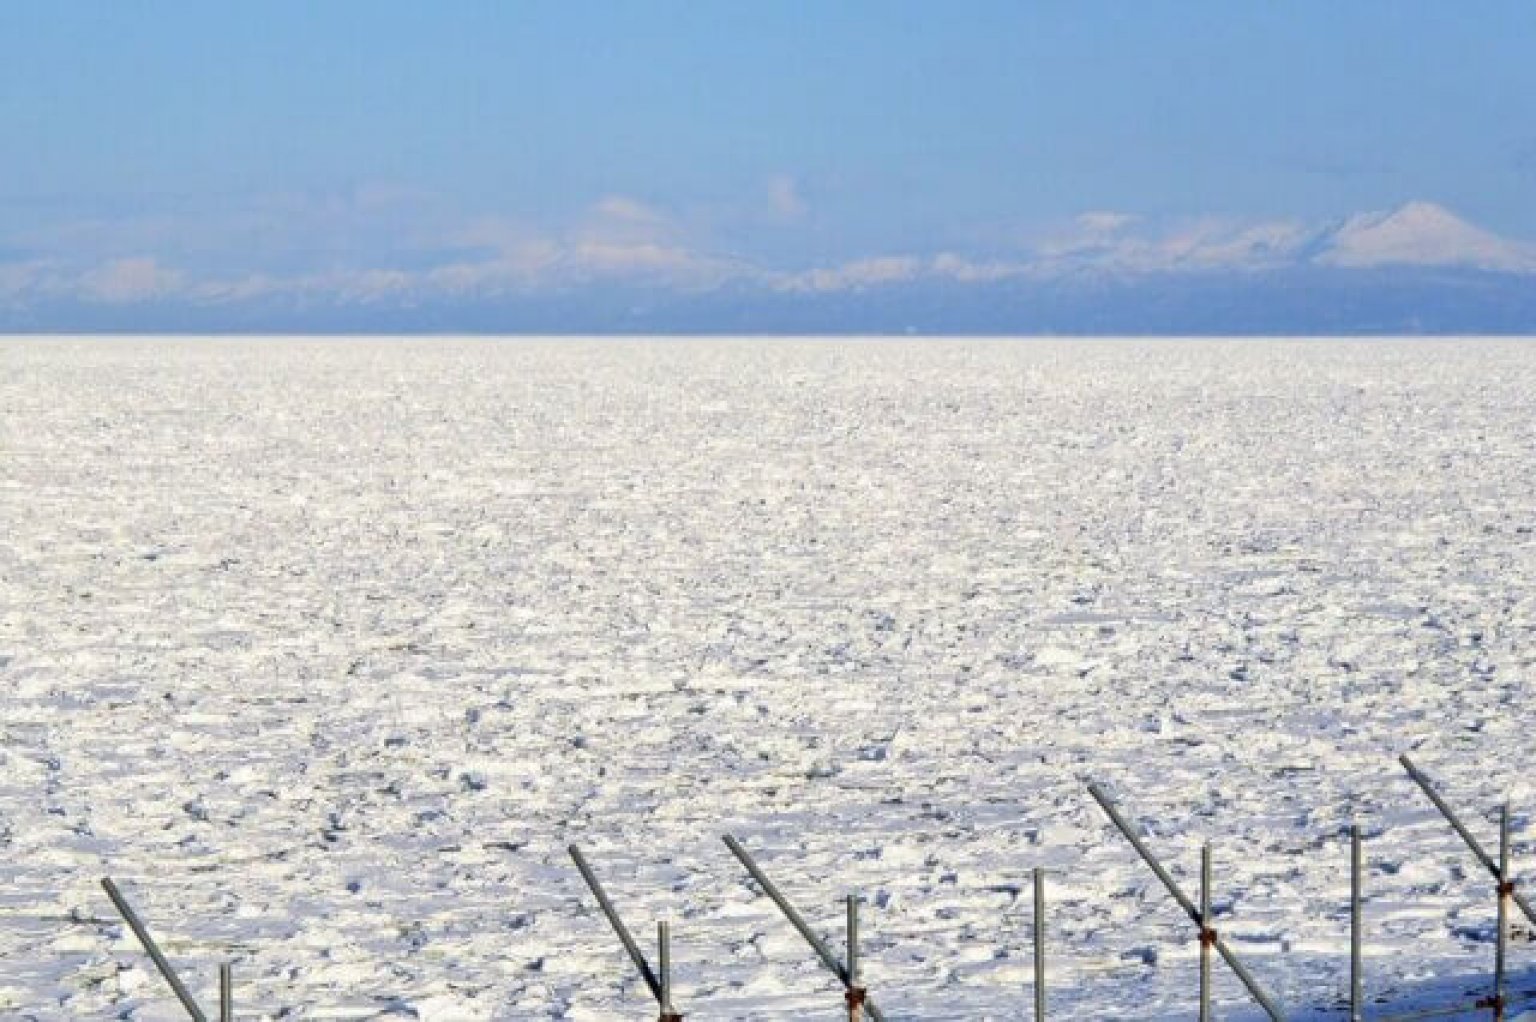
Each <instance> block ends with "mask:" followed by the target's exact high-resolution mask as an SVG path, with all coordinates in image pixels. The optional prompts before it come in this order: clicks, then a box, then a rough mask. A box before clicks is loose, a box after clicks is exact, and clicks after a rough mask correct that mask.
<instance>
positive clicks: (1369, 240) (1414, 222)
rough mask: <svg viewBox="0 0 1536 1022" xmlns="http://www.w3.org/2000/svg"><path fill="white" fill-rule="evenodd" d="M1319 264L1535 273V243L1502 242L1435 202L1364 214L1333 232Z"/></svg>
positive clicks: (1503, 239) (1499, 238)
mask: <svg viewBox="0 0 1536 1022" xmlns="http://www.w3.org/2000/svg"><path fill="white" fill-rule="evenodd" d="M1316 261H1317V262H1318V263H1320V264H1322V265H1325V266H1350V267H1369V266H1391V265H1411V266H1460V267H1467V268H1472V269H1480V270H1502V271H1506V272H1514V273H1529V272H1536V245H1530V244H1524V243H1521V242H1517V241H1510V240H1509V239H1507V238H1501V237H1500V236H1498V235H1497V234H1494V233H1493V232H1491V231H1487V230H1484V229H1483V228H1481V227H1478V226H1476V225H1475V224H1470V223H1468V222H1467V221H1465V220H1463V219H1461V218H1460V217H1458V216H1457V215H1456V214H1454V213H1452V212H1451V211H1450V210H1448V209H1446V208H1445V207H1443V206H1438V205H1436V204H1435V203H1432V202H1409V203H1406V204H1405V205H1403V206H1400V207H1398V208H1397V209H1395V210H1392V211H1390V212H1386V213H1361V214H1359V215H1357V216H1353V217H1350V218H1349V219H1348V220H1346V221H1344V223H1343V224H1341V225H1340V226H1339V228H1338V229H1337V230H1336V231H1334V233H1333V236H1332V237H1331V238H1330V239H1329V241H1328V242H1327V244H1326V245H1325V246H1324V248H1323V250H1322V251H1321V252H1320V253H1319V255H1318V256H1317V258H1316Z"/></svg>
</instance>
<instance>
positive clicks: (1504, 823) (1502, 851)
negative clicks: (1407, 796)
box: [1493, 802, 1515, 1022]
mask: <svg viewBox="0 0 1536 1022" xmlns="http://www.w3.org/2000/svg"><path fill="white" fill-rule="evenodd" d="M1514 890H1515V885H1514V883H1513V882H1512V881H1511V880H1510V879H1509V803H1508V802H1505V803H1504V804H1503V805H1502V806H1500V807H1499V932H1498V937H1497V943H1496V944H1495V945H1494V959H1493V1017H1494V1019H1495V1022H1498V1020H1502V1019H1503V1018H1504V959H1505V956H1506V954H1507V952H1508V950H1509V896H1510V895H1511V894H1513V893H1514Z"/></svg>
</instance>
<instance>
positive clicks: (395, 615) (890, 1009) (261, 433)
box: [0, 337, 1536, 1022]
mask: <svg viewBox="0 0 1536 1022" xmlns="http://www.w3.org/2000/svg"><path fill="white" fill-rule="evenodd" d="M0 523H3V527H0V686H3V694H4V703H3V706H4V714H3V717H0V1015H3V1016H4V1017H5V1018H14V1019H27V1020H45V1019H46V1020H65V1019H68V1020H79V1019H91V1018H118V1019H135V1020H144V1022H149V1020H161V1019H167V1020H168V1019H174V1018H180V1017H182V1014H181V1010H180V1008H179V1007H178V1006H177V1004H176V1002H175V1000H174V998H173V997H172V995H171V993H170V991H169V990H168V988H166V987H165V986H164V984H163V983H162V982H161V981H160V979H159V977H158V976H157V975H156V974H155V973H154V972H153V970H152V967H151V966H150V964H149V962H148V961H147V959H146V958H145V956H144V954H143V952H142V950H141V949H140V947H139V945H138V943H137V942H136V941H135V940H134V938H133V936H132V934H131V933H130V932H129V931H128V930H127V928H126V927H125V926H124V925H123V923H122V921H121V920H120V919H119V918H118V916H117V915H116V914H115V913H114V911H113V909H112V906H111V904H110V903H109V902H108V901H107V900H106V897H105V895H104V894H103V892H102V890H101V887H100V884H99V880H100V878H101V877H103V876H108V875H110V876H112V877H114V878H116V879H117V881H118V883H119V884H120V885H121V886H122V888H123V890H124V891H125V892H126V893H127V895H128V896H129V898H130V899H131V900H132V901H133V903H134V904H135V905H136V907H137V908H138V909H139V911H140V912H141V913H142V914H143V915H144V916H145V918H146V919H147V920H148V921H149V923H150V926H151V927H152V929H153V930H154V932H155V933H156V934H157V935H158V936H159V938H160V941H161V943H162V945H163V946H164V947H165V949H166V952H167V954H168V955H169V956H170V957H171V958H172V959H173V960H174V961H175V962H177V963H178V965H179V966H180V967H181V968H182V969H183V971H184V973H185V975H186V977H187V980H188V983H189V985H190V986H191V987H192V988H193V990H194V992H195V993H196V994H197V995H198V996H199V997H200V998H201V999H202V1000H203V1002H204V1004H205V1007H207V1006H211V1005H212V1004H213V1003H214V997H213V991H214V984H215V978H214V977H215V969H216V966H217V964H218V963H219V962H221V961H226V960H228V961H232V962H233V963H234V976H235V990H236V1007H237V1010H238V1012H239V1017H240V1018H242V1019H244V1018H251V1019H255V1018H274V1019H275V1018H286V1019H373V1018H396V1017H401V1018H409V1017H418V1018H421V1019H432V1020H442V1022H454V1020H476V1019H530V1020H536V1019H576V1020H586V1019H614V1018H644V1017H654V1013H655V1007H654V1005H653V1004H651V1003H650V1001H649V995H648V993H647V992H646V989H645V987H644V985H643V984H642V982H641V980H640V979H639V977H638V976H637V975H636V974H635V971H634V970H633V969H632V968H631V966H630V964H629V962H628V960H627V959H626V957H625V956H624V953H623V951H622V949H621V948H620V946H619V944H618V942H617V941H616V940H615V939H614V937H613V935H612V933H611V932H610V931H609V929H608V927H607V924H606V923H605V921H604V919H603V918H602V916H601V915H600V914H599V913H598V911H597V907H596V904H595V902H594V901H593V899H592V897H591V895H590V894H589V892H588V891H587V890H586V888H585V887H584V886H583V884H582V882H581V879H580V877H579V875H578V874H577V872H576V870H575V869H574V868H573V866H572V864H571V862H570V859H569V858H568V856H567V853H566V847H567V845H569V844H572V843H575V844H579V845H580V846H581V847H582V849H583V850H584V852H585V853H586V855H587V857H588V858H589V859H590V860H591V861H592V863H593V866H594V868H595V869H596V870H597V871H598V873H599V874H600V875H601V876H602V877H603V879H604V881H605V883H606V885H607V887H608V890H609V892H610V893H611V894H612V895H613V898H614V900H615V902H616V903H617V905H618V907H619V909H620V911H621V912H622V913H623V914H624V916H625V918H626V919H627V921H628V922H629V924H630V926H631V927H632V928H633V929H634V930H636V931H637V933H638V934H639V935H640V936H641V939H642V943H643V944H644V946H646V947H647V948H649V947H650V945H651V934H652V932H653V930H652V926H653V924H654V921H655V920H658V919H663V918H666V919H670V920H671V922H672V928H673V934H674V938H673V939H674V948H673V960H674V972H675V987H676V1000H677V1006H678V1008H679V1010H681V1011H682V1012H683V1013H684V1014H686V1015H687V1016H688V1017H690V1018H696V1019H727V1018H729V1019H818V1018H820V1019H835V1018H839V1017H841V1004H842V1001H841V996H840V993H839V988H838V984H837V981H836V980H835V979H834V978H833V977H832V976H831V975H830V974H828V973H826V972H825V971H823V970H822V969H821V968H820V966H819V965H818V964H817V962H816V961H815V959H814V958H813V956H812V954H811V953H810V951H809V949H808V948H807V947H806V946H805V945H804V944H803V942H802V941H801V940H800V938H799V937H798V936H797V935H796V934H795V933H794V931H793V930H792V929H790V927H789V926H788V924H787V923H786V922H785V921H784V920H783V919H782V918H781V917H780V916H779V914H778V913H777V911H776V910H775V909H774V907H773V905H772V904H771V903H770V902H769V901H768V900H767V899H766V898H765V897H763V895H762V893H761V892H760V891H759V890H758V889H757V888H756V886H755V885H754V884H753V883H752V882H751V881H750V880H749V879H748V878H747V876H746V875H745V873H744V872H743V870H742V869H741V867H740V866H739V865H738V864H737V863H736V861H735V860H734V859H733V858H732V856H731V855H730V853H729V852H728V851H727V850H726V848H725V847H724V845H723V844H722V843H721V840H720V837H721V835H722V834H725V833H731V834H734V835H736V836H738V837H739V838H740V839H741V841H742V843H743V844H744V845H745V846H746V847H748V848H750V849H751V850H752V851H753V853H754V854H755V855H756V856H757V859H758V861H759V862H760V863H762V865H763V867H764V869H765V870H767V871H768V873H769V874H770V876H772V877H773V878H774V879H775V880H776V881H777V882H778V884H779V886H780V887H781V888H783V889H784V891H785V892H786V894H787V895H789V896H790V897H791V898H792V899H794V900H795V902H796V903H797V904H798V905H799V907H800V909H801V911H802V912H804V913H805V914H806V915H807V916H808V917H809V918H810V919H811V920H812V922H813V923H814V924H815V925H816V926H817V927H819V928H821V929H822V930H823V932H824V933H825V934H826V935H827V937H828V938H829V940H830V941H831V942H832V943H833V944H834V945H837V944H839V942H840V940H841V920H842V901H841V899H842V897H843V895H844V894H845V893H846V892H849V891H856V892H858V893H860V894H861V895H862V896H863V898H864V899H865V903H866V909H865V914H864V917H863V931H864V933H863V937H864V940H863V956H864V957H863V962H864V972H865V977H866V979H867V981H868V983H869V986H870V989H871V992H872V994H873V996H874V997H875V998H876V999H877V1001H878V1002H879V1003H880V1005H881V1006H882V1007H883V1009H884V1010H885V1012H886V1013H887V1015H888V1016H889V1017H890V1018H893V1019H922V1020H961V1019H964V1020H967V1022H975V1020H980V1019H1018V1018H1024V1017H1027V1016H1028V1013H1029V1011H1030V1008H1031V1005H1032V1003H1033V1002H1032V996H1033V994H1032V987H1031V954H1032V943H1031V924H1032V909H1031V901H1030V876H1031V870H1032V869H1033V868H1035V867H1037V866H1039V867H1044V868H1045V869H1047V870H1048V871H1049V872H1048V880H1047V890H1048V918H1047V924H1048V926H1047V930H1048V957H1049V968H1050V972H1049V997H1050V1009H1051V1015H1052V1017H1055V1018H1073V1019H1080V1018H1117V1019H1165V1018H1167V1019H1173V1018H1188V1017H1192V1015H1193V1007H1194V999H1195V976H1196V961H1197V956H1198V947H1197V944H1196V942H1195V940H1194V939H1193V936H1194V934H1193V927H1192V925H1191V924H1190V922H1189V920H1188V919H1187V918H1185V917H1183V916H1181V914H1180V912H1179V910H1178V909H1177V907H1176V906H1175V905H1174V903H1173V902H1172V901H1171V900H1170V899H1169V897H1168V896H1167V894H1166V893H1165V892H1164V891H1163V890H1162V889H1161V887H1160V886H1159V885H1158V884H1157V881H1156V880H1155V878H1154V877H1153V876H1152V874H1151V872H1150V871H1149V870H1148V869H1147V868H1146V866H1145V865H1143V864H1142V862H1141V861H1140V860H1139V859H1137V857H1136V855H1135V853H1134V852H1133V851H1132V849H1131V848H1130V846H1129V845H1128V844H1127V843H1126V842H1125V841H1124V840H1123V839H1122V838H1121V837H1120V836H1119V835H1118V834H1117V833H1116V832H1115V831H1114V830H1113V828H1112V827H1111V826H1110V824H1109V822H1108V820H1107V819H1106V818H1105V816H1104V814H1103V813H1102V812H1101V811H1100V809H1099V808H1098V806H1097V805H1096V804H1095V803H1094V802H1093V800H1092V799H1091V798H1090V797H1089V796H1088V794H1087V790H1086V786H1087V784H1088V783H1089V782H1090V781H1099V782H1102V783H1103V784H1105V785H1106V786H1107V787H1108V788H1109V789H1110V790H1111V791H1113V792H1114V794H1115V797H1116V798H1117V800H1118V801H1119V804H1120V805H1121V807H1122V809H1123V810H1124V811H1125V812H1126V813H1127V814H1128V815H1131V816H1133V817H1134V818H1136V819H1137V820H1138V821H1140V823H1141V825H1142V826H1143V827H1144V831H1143V835H1144V837H1145V839H1146V841H1147V843H1148V844H1149V845H1150V846H1151V847H1152V848H1153V849H1154V850H1155V851H1157V852H1158V854H1160V855H1162V856H1163V857H1164V858H1165V859H1166V860H1167V861H1168V862H1169V863H1170V866H1171V867H1172V868H1173V870H1174V872H1175V873H1176V875H1177V876H1178V877H1179V878H1180V879H1181V881H1182V882H1183V883H1185V884H1186V885H1187V886H1188V887H1189V888H1190V889H1191V890H1192V889H1193V888H1194V885H1195V880H1196V875H1197V872H1198V861H1199V860H1198V855H1199V847H1200V845H1201V843H1202V842H1203V841H1207V840H1208V841H1210V842H1211V843H1212V845H1213V849H1214V857H1215V885H1214V886H1215V888H1216V891H1217V897H1216V899H1215V906H1216V912H1217V916H1218V918H1217V920H1216V922H1217V927H1218V929H1219V930H1220V931H1221V933H1222V934H1223V936H1224V937H1225V938H1226V939H1227V940H1228V941H1229V942H1230V943H1231V944H1232V946H1233V947H1234V948H1235V949H1236V950H1237V951H1238V953H1239V954H1240V955H1242V956H1243V959H1244V961H1245V962H1246V963H1247V964H1248V966H1249V967H1250V969H1251V970H1252V971H1253V973H1254V975H1255V976H1256V977H1257V978H1258V979H1259V980H1260V982H1262V983H1263V984H1264V985H1265V986H1266V987H1267V988H1268V989H1269V990H1270V992H1271V993H1272V994H1273V995H1274V996H1275V997H1276V998H1277V999H1278V1000H1280V1001H1282V1002H1283V1003H1284V1004H1285V1005H1286V1006H1287V1007H1288V1008H1289V1009H1290V1011H1291V1013H1292V1016H1293V1017H1296V1018H1312V1017H1318V1018H1322V1017H1332V1018H1339V1017H1342V1010H1341V1004H1342V998H1343V996H1344V995H1345V993H1346V991H1347V987H1348V960H1349V956H1348V947H1349V942H1348V935H1349V925H1348V892H1349V873H1348V861H1349V860H1348V856H1349V843H1348V829H1349V826H1350V824H1351V823H1352V822H1358V823H1359V824H1360V825H1361V826H1362V827H1363V828H1364V830H1365V833H1366V836H1367V840H1366V845H1365V848H1366V855H1367V860H1368V870H1367V875H1366V901H1365V929H1366V940H1365V967H1366V989H1367V992H1368V993H1369V994H1371V995H1372V996H1373V997H1379V998H1383V999H1385V1000H1386V1001H1387V1002H1388V1004H1389V1006H1390V1007H1393V1008H1397V1009H1406V1008H1408V1007H1412V1006H1419V1007H1423V1006H1427V1005H1429V1004H1431V1003H1438V1002H1439V1001H1440V1000H1445V999H1457V998H1463V997H1464V996H1466V995H1471V996H1476V995H1477V994H1479V993H1484V992H1486V991H1487V987H1488V984H1489V982H1490V975H1491V965H1492V958H1493V933H1494V899H1493V895H1492V890H1491V888H1492V883H1491V879H1490V877H1489V876H1488V875H1487V874H1486V872H1483V871H1482V870H1481V869H1480V867H1478V865H1477V864H1476V862H1475V861H1474V860H1473V859H1472V858H1471V857H1470V855H1469V854H1468V853H1467V851H1466V850H1465V848H1464V847H1463V846H1462V845H1461V844H1460V842H1459V840H1458V839H1457V838H1456V836H1455V835H1454V834H1453V833H1452V831H1451V830H1450V828H1449V827H1448V826H1447V825H1446V824H1445V822H1444V821H1443V820H1442V819H1441V818H1440V817H1439V816H1438V814H1436V812H1435V811H1434V809H1433V807H1431V806H1430V805H1429V803H1428V802H1427V800H1426V799H1425V798H1424V797H1423V796H1422V794H1420V793H1419V792H1418V791H1417V789H1415V788H1414V787H1413V785H1412V784H1411V783H1410V782H1409V780H1408V779H1407V778H1406V776H1405V775H1404V773H1403V772H1402V770H1401V769H1400V768H1399V767H1398V766H1397V764H1396V756H1397V755H1398V754H1399V753H1403V752H1409V753H1411V754H1412V755H1413V756H1414V757H1415V760H1416V761H1417V762H1418V763H1419V765H1420V766H1422V767H1423V768H1424V769H1425V770H1426V771H1427V772H1428V773H1429V774H1430V775H1432V776H1433V777H1434V778H1435V780H1436V782H1437V784H1439V785H1440V787H1441V790H1442V791H1443V792H1444V793H1445V794H1446V796H1447V797H1448V798H1449V799H1450V800H1451V801H1452V802H1453V803H1454V804H1455V805H1456V806H1457V807H1459V809H1460V810H1461V811H1462V813H1463V814H1464V816H1465V817H1466V818H1467V820H1468V821H1469V825H1470V826H1471V827H1472V829H1473V830H1474V831H1475V832H1476V833H1477V834H1478V835H1479V837H1480V839H1481V840H1482V841H1483V842H1484V843H1485V844H1488V845H1492V844H1493V843H1494V842H1495V840H1496V839H1495V833H1496V828H1495V823H1494V812H1495V810H1496V807H1497V806H1498V804H1499V803H1500V802H1501V801H1502V800H1503V799H1505V798H1508V799H1509V800H1510V801H1511V804H1512V807H1513V811H1514V813H1513V832H1514V837H1515V842H1514V853H1515V862H1516V866H1517V869H1519V870H1525V871H1529V870H1530V868H1531V864H1532V860H1533V854H1532V853H1533V852H1536V840H1533V827H1532V819H1531V812H1532V810H1533V809H1536V776H1533V775H1532V773H1531V770H1530V764H1531V762H1532V761H1533V758H1536V700H1533V699H1531V698H1530V683H1531V681H1532V679H1533V675H1536V342H1532V341H1525V340H1519V339H1511V340H1503V341H1489V340H1477V339H1447V340H1439V341H1416V340H1394V339H1372V340H1355V341H1322V340H1312V341H1288V340H1231V341H1214V340H1202V341H1130V340H1107V341H1094V342H1086V341H1067V340H1061V341H1044V340H1019V341H1011V340H987V341H971V340H912V341H908V340H844V341H799V340H769V339H731V338H720V339H699V340H673V339H667V340H623V341H620V340H607V339H577V338H568V339H549V340H499V339H483V340H467V339H464V340H461V339H447V338H430V339H417V340H400V339H242V340H227V339H209V338H190V337H189V338H177V339H164V338H133V339H70V338H34V339H28V338H8V339H0ZM1526 875H1528V873H1527V874H1526ZM1516 923H1517V924H1519V926H1518V927H1517V933H1516V941H1515V943H1514V945H1513V947H1512V949H1511V952H1510V955H1511V958H1510V961H1511V968H1512V970H1513V977H1514V982H1515V985H1516V987H1517V988H1520V989H1529V988H1531V987H1532V986H1536V947H1533V946H1532V945H1531V943H1530V941H1529V939H1528V933H1529V928H1528V927H1525V921H1524V920H1523V919H1521V918H1519V917H1517V918H1516ZM1216 997H1217V1001H1218V1007H1219V1010H1220V1013H1221V1016H1222V1017H1223V1018H1230V1019H1246V1018H1254V1017H1258V1014H1257V1009H1256V1008H1255V1007H1254V1006H1253V1004H1252V1002H1251V1001H1250V1000H1249V999H1248V998H1247V996H1246V994H1245V993H1244V991H1243V990H1242V988H1241V987H1240V986H1239V985H1238V984H1237V982H1236V981H1235V980H1234V979H1233V977H1232V975H1231V974H1230V973H1229V972H1226V971H1225V970H1221V969H1218V972H1217V984H1216ZM1382 1010H1385V1008H1383V1009H1382Z"/></svg>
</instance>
